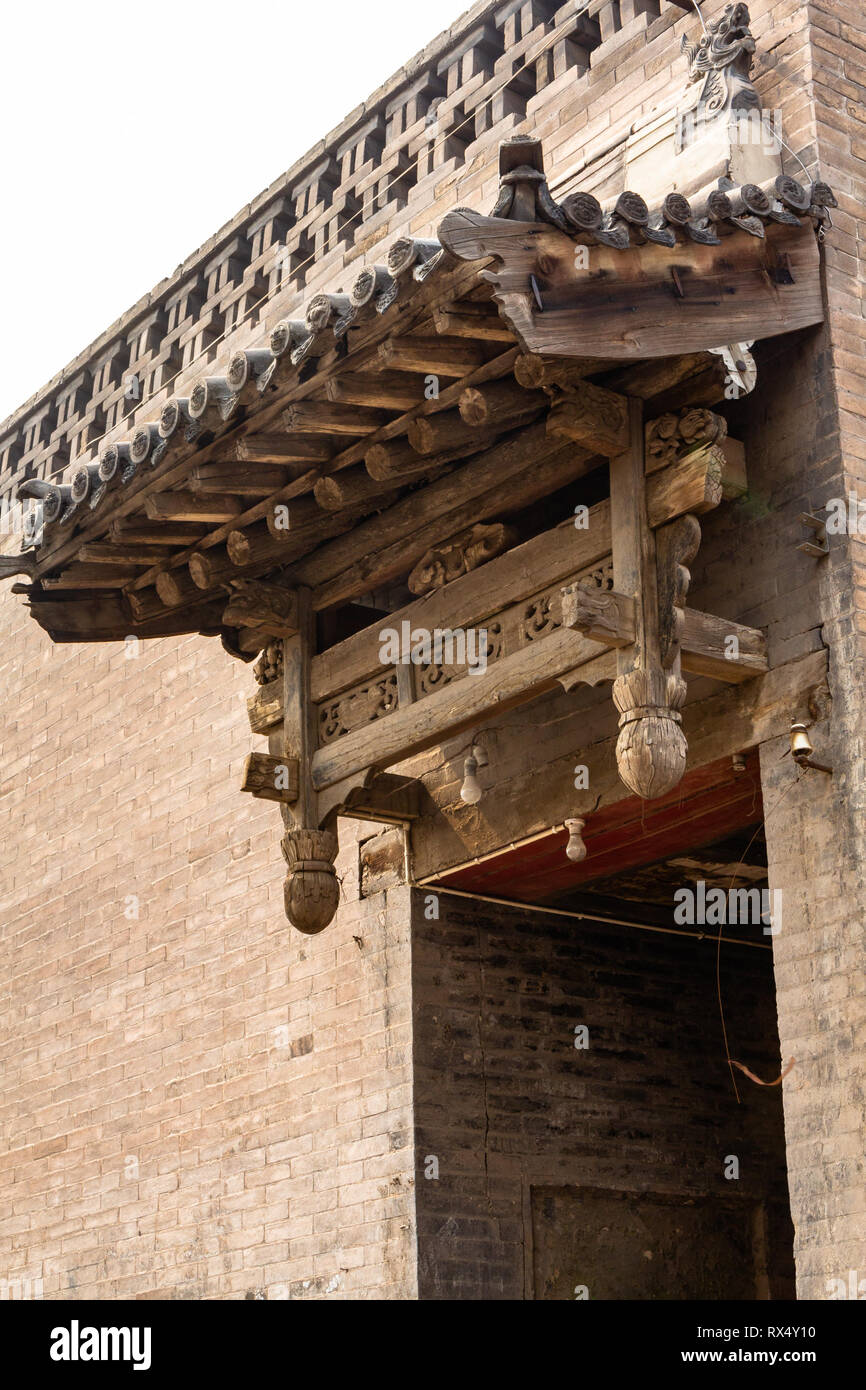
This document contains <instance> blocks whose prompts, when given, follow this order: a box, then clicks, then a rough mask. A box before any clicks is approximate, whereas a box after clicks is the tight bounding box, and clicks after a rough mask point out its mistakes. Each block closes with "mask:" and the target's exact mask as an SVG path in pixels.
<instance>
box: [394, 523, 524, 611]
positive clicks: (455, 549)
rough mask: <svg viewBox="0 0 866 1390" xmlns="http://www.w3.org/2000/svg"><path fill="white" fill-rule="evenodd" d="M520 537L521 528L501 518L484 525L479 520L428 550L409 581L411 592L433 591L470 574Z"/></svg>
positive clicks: (419, 593) (427, 592) (425, 592)
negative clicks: (513, 526)
mask: <svg viewBox="0 0 866 1390" xmlns="http://www.w3.org/2000/svg"><path fill="white" fill-rule="evenodd" d="M516 540H517V532H516V531H515V530H514V529H513V528H512V527H510V526H503V525H502V523H501V522H495V523H494V524H492V525H484V524H483V523H481V522H479V523H478V524H477V525H475V526H470V528H469V529H468V530H467V531H462V532H461V533H460V535H459V536H453V537H452V538H451V540H448V541H445V542H443V544H441V545H437V546H434V547H433V548H432V550H428V551H427V553H426V555H423V556H422V557H421V559H420V560H419V561H418V563H417V565H416V566H415V568H414V569H413V570H412V573H411V574H410V575H409V578H408V580H407V581H406V582H407V584H408V587H409V592H410V593H413V594H418V595H421V594H429V593H432V592H433V590H434V589H441V588H442V587H443V586H444V585H445V584H449V583H450V582H451V580H452V579H458V578H459V577H460V575H461V574H468V573H469V572H470V570H474V569H477V568H478V566H479V565H483V564H484V563H485V562H486V561H487V560H492V559H494V557H495V556H497V555H501V554H502V552H503V551H504V550H508V549H509V548H510V547H511V546H512V545H514V543H515V541H516Z"/></svg>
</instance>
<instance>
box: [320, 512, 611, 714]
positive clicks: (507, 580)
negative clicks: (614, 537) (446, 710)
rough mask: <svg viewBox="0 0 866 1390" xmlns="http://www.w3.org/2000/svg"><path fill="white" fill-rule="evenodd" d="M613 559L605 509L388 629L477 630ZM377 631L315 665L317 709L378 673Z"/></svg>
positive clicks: (568, 524) (437, 595)
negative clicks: (488, 620) (538, 593)
mask: <svg viewBox="0 0 866 1390" xmlns="http://www.w3.org/2000/svg"><path fill="white" fill-rule="evenodd" d="M609 556H610V503H609V502H607V501H604V502H599V503H597V504H596V505H595V506H594V507H591V508H590V511H589V517H588V525H587V526H586V527H585V528H581V529H580V530H577V529H576V528H575V526H574V524H573V522H572V521H571V520H570V519H569V520H568V521H565V522H563V523H562V524H561V525H560V526H557V527H554V528H553V529H552V530H550V531H545V532H543V533H542V534H541V535H539V536H535V537H534V538H533V539H532V540H529V541H525V542H524V544H523V545H518V546H515V548H514V549H513V550H509V551H508V552H507V553H506V554H505V555H500V556H498V557H497V558H496V559H495V560H491V561H489V563H488V564H486V565H482V566H481V568H480V569H477V570H473V571H472V572H471V573H469V574H466V575H463V576H462V577H461V578H460V579H455V580H454V581H453V582H452V583H451V584H449V585H448V588H447V590H445V591H443V590H437V591H435V592H434V593H432V594H429V595H427V596H426V597H425V598H421V599H417V600H416V601H415V602H414V603H410V604H407V605H406V607H404V608H400V609H398V610H397V611H396V612H395V613H391V614H390V615H389V617H388V626H389V627H393V628H396V629H397V630H398V631H400V630H401V628H402V625H403V623H406V622H408V623H409V624H410V627H413V628H415V627H417V628H426V629H427V631H429V632H432V631H434V630H435V629H436V628H440V629H444V628H447V627H456V626H459V627H462V628H464V629H465V628H470V627H475V626H477V625H478V624H480V623H482V622H483V620H484V619H485V618H488V617H490V616H491V615H492V614H495V613H497V612H498V611H499V610H500V609H501V608H503V607H505V606H507V605H508V604H511V603H517V602H519V601H520V600H521V599H522V598H525V597H526V595H527V591H528V590H529V589H530V588H531V589H532V590H533V591H536V590H537V591H541V590H544V589H546V588H548V587H549V586H551V585H553V584H556V583H557V582H559V581H560V580H562V581H564V580H565V579H566V578H567V577H568V576H569V575H571V574H574V573H575V572H579V571H580V570H582V569H588V568H589V567H590V566H592V565H596V564H599V563H601V562H603V561H604V560H606V559H608V558H609ZM380 627H381V624H379V623H375V624H372V625H371V626H370V627H367V628H364V629H363V631H361V632H356V633H355V634H354V635H353V636H352V637H347V638H345V639H344V640H343V641H342V642H338V643H337V644H336V645H335V646H333V647H330V648H329V649H328V650H327V651H324V652H320V653H319V655H318V656H316V657H315V658H314V660H313V675H312V693H313V699H314V700H315V701H316V702H317V703H318V702H321V701H323V700H325V699H327V698H328V697H329V696H333V695H336V694H339V693H340V691H341V690H347V689H349V688H350V687H351V686H354V685H358V684H360V683H361V682H362V681H364V680H366V679H368V678H369V677H371V676H373V675H374V674H375V673H376V672H377V671H381V669H382V665H381V660H380V657H379V652H380V648H381V642H380V639H379V630H380ZM473 679H475V678H474V677H473Z"/></svg>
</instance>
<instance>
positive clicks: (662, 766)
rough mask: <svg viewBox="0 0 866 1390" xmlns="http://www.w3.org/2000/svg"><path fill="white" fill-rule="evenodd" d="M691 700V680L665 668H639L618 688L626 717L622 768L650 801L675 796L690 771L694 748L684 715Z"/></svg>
mask: <svg viewBox="0 0 866 1390" xmlns="http://www.w3.org/2000/svg"><path fill="white" fill-rule="evenodd" d="M685 698H686V683H685V681H684V680H682V679H681V678H680V677H679V676H677V675H670V674H669V673H668V672H666V671H664V670H662V669H661V667H654V668H652V669H651V670H648V671H645V670H642V669H641V668H639V667H636V668H635V670H633V671H629V672H627V674H625V675H623V676H618V677H617V679H616V680H615V681H614V683H613V701H614V704H615V705H616V707H617V709H618V710H619V712H620V718H619V737H618V739H617V741H616V762H617V768H618V771H619V775H620V777H621V778H622V780H623V782H624V783H625V785H626V786H627V787H628V788H629V790H630V791H633V792H635V793H636V794H637V795H638V796H640V797H643V799H644V800H645V801H652V800H654V799H655V798H656V797H659V796H664V795H665V793H666V792H669V791H672V790H673V788H674V787H675V786H676V785H677V783H678V782H679V781H680V779H681V778H682V776H683V773H684V772H685V770H686V757H687V755H688V744H687V742H686V736H685V734H684V733H683V730H682V720H681V716H680V713H679V711H680V709H681V707H682V704H683V701H684V700H685Z"/></svg>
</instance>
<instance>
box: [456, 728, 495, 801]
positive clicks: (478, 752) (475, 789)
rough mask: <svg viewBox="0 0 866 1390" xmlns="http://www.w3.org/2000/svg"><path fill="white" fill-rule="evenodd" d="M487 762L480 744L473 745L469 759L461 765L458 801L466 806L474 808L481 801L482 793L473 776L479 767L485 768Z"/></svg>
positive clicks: (485, 753) (479, 784)
mask: <svg viewBox="0 0 866 1390" xmlns="http://www.w3.org/2000/svg"><path fill="white" fill-rule="evenodd" d="M488 761H489V760H488V757H487V750H486V749H485V748H483V747H482V746H481V744H480V743H473V745H472V749H471V752H470V754H469V757H468V758H467V759H466V760H465V762H464V763H463V786H462V787H461V788H460V800H461V801H465V802H466V805H467V806H476V805H477V804H478V802H479V801H480V800H481V797H482V795H483V791H482V787H481V783H480V782H479V781H478V778H477V777H476V775H475V774H476V773H477V771H478V769H479V767H486V766H487V763H488Z"/></svg>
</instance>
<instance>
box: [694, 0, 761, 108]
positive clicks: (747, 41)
mask: <svg viewBox="0 0 866 1390" xmlns="http://www.w3.org/2000/svg"><path fill="white" fill-rule="evenodd" d="M750 23H751V16H750V14H749V7H748V5H726V6H725V11H724V14H722V15H720V16H719V18H718V19H715V20H712V21H711V23H710V24H709V25H708V26H707V30H706V33H705V34H704V36H703V38H702V39H701V40H700V42H699V43H696V44H693V43H689V41H688V38H687V37H686V35H685V34H684V35H683V39H682V44H681V50H682V52H683V53H685V55H686V57H687V58H688V63H689V82H690V83H695V82H702V83H703V87H702V88H701V92H700V95H699V97H698V110H699V111H701V112H703V113H704V115H705V118H706V119H710V118H711V117H712V116H715V115H718V114H719V113H720V112H722V111H724V110H728V111H759V110H760V109H761V100H760V97H759V96H758V93H757V92H756V90H755V88H754V86H753V85H752V80H751V71H752V63H753V61H754V56H755V40H754V38H753V37H752V32H751V30H750V28H749V25H750Z"/></svg>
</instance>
